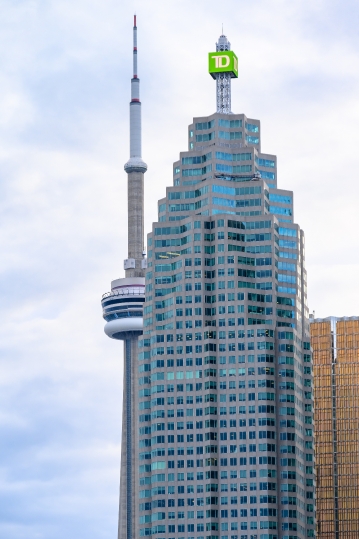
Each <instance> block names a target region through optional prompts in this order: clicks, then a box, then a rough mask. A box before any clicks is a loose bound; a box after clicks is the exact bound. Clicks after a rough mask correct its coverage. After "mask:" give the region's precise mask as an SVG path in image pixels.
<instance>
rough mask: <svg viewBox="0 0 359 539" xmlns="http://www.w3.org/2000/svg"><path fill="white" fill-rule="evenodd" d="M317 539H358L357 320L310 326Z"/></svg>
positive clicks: (316, 321)
mask: <svg viewBox="0 0 359 539" xmlns="http://www.w3.org/2000/svg"><path fill="white" fill-rule="evenodd" d="M310 329H311V343H312V347H313V370H314V380H315V384H314V403H315V413H314V416H315V446H316V470H317V525H318V539H357V537H359V388H358V384H359V318H358V317H351V318H346V317H345V318H335V317H328V318H324V319H312V320H311V326H310Z"/></svg>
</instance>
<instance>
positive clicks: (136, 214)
mask: <svg viewBox="0 0 359 539" xmlns="http://www.w3.org/2000/svg"><path fill="white" fill-rule="evenodd" d="M141 139H142V128H141V101H140V79H139V78H138V64H137V16H136V15H134V17H133V76H132V79H131V102H130V159H129V160H128V161H127V163H126V164H125V171H126V172H127V174H128V258H127V259H126V260H125V270H126V277H143V276H144V269H145V265H144V260H143V253H144V229H143V220H144V200H143V199H144V193H143V182H144V173H145V172H146V170H147V165H146V163H145V162H144V161H143V160H142V140H141Z"/></svg>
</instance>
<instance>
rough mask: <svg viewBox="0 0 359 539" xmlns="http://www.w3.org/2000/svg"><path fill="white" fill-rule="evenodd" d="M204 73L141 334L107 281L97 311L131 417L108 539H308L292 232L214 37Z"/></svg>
mask: <svg viewBox="0 0 359 539" xmlns="http://www.w3.org/2000/svg"><path fill="white" fill-rule="evenodd" d="M209 71H210V74H211V75H212V77H213V78H214V79H215V80H216V107H217V111H216V112H215V113H214V114H211V115H210V116H206V117H199V118H194V119H193V122H192V123H191V125H190V126H189V128H188V149H187V150H186V151H183V152H181V153H180V157H179V160H177V161H176V162H175V163H174V165H173V182H172V186H171V187H167V189H166V196H165V197H164V198H163V199H161V200H160V201H159V203H158V222H157V223H154V224H153V226H152V231H151V232H150V233H149V234H148V236H147V253H148V259H147V260H148V262H147V265H148V267H147V269H146V280H145V284H146V289H145V292H146V302H145V305H144V309H143V334H142V335H141V336H139V335H140V331H141V330H140V325H141V324H140V316H141V314H142V313H141V308H142V305H141V307H138V300H139V299H141V300H143V295H140V294H139V293H138V292H137V291H135V293H134V304H135V305H136V307H132V306H133V303H129V299H127V296H126V299H125V298H124V294H123V292H121V294H118V291H119V290H120V289H119V286H124V285H122V284H120V282H122V281H114V282H113V283H112V291H111V293H110V295H108V296H106V297H105V299H104V300H103V307H104V316H105V318H106V320H108V323H107V325H106V328H105V330H106V332H107V334H108V335H110V336H112V337H115V338H120V339H124V340H125V395H124V397H125V399H127V400H126V403H131V410H130V413H129V412H128V404H126V406H125V407H124V419H125V423H124V434H123V448H122V465H121V466H122V468H121V502H120V528H119V529H120V538H121V539H123V538H125V537H126V539H130V537H131V534H132V537H136V538H137V537H144V536H152V537H158V538H165V539H194V538H196V539H204V538H206V539H304V538H305V537H314V536H315V532H314V529H315V522H314V474H313V466H314V462H313V432H312V428H313V427H312V418H313V410H312V389H311V388H312V372H311V357H310V340H309V323H308V309H307V306H306V271H305V260H304V233H303V231H302V230H301V229H300V227H299V225H297V224H295V223H294V210H293V193H292V192H291V191H288V190H283V189H278V188H277V160H276V157H275V156H274V155H271V154H268V153H264V152H262V150H261V129H260V122H259V121H258V120H254V119H249V118H247V117H246V116H245V115H244V114H233V113H232V112H231V79H232V78H236V77H237V76H238V61H237V57H236V55H235V54H234V53H233V52H232V51H231V50H230V43H229V42H228V40H227V38H226V37H225V36H224V35H222V36H220V38H219V40H218V43H217V47H216V52H215V53H210V54H209ZM139 155H140V153H139V154H137V156H135V157H138V156H139ZM140 173H141V172H137V170H136V174H140ZM130 180H131V174H129V183H130ZM130 230H131V229H130ZM129 258H130V255H129ZM139 262H140V260H139ZM127 263H129V262H127ZM144 265H145V264H144ZM135 267H137V266H136V264H135ZM141 269H142V267H141V266H139V271H141ZM126 277H127V275H126ZM134 278H137V279H139V280H141V278H142V277H141V275H140V276H137V277H132V275H131V279H134ZM125 281H127V279H125ZM118 283H119V284H118ZM142 283H143V281H142V280H141V283H140V282H138V283H137V282H136V283H134V284H132V280H131V281H128V283H127V282H126V283H125V285H126V286H127V288H129V289H132V290H137V289H136V288H135V286H134V285H135V284H136V286H138V287H139V286H142ZM130 284H131V286H132V288H131V287H130ZM121 290H122V289H121ZM111 302H113V303H111ZM136 302H137V304H136ZM123 307H124V308H123ZM112 309H113V310H112ZM131 309H133V311H134V312H135V313H136V312H137V313H139V314H136V315H135V316H132V317H131V316H130V315H131ZM128 315H129V316H128ZM123 316H126V318H125V319H124V318H123ZM136 317H137V318H136ZM134 319H136V320H138V321H139V322H138V325H137V326H136V328H135V329H133V328H132V325H133V320H134ZM127 324H129V326H131V329H129V326H127ZM137 339H138V340H137ZM128 343H129V344H128ZM137 343H138V355H136V346H137ZM128 373H130V377H131V379H130V382H128V380H127V376H128ZM131 392H132V393H131ZM129 433H131V440H130V442H129ZM130 451H132V454H130ZM129 470H131V471H130V472H129ZM123 499H125V500H126V501H125V502H124V501H123ZM129 522H130V529H129Z"/></svg>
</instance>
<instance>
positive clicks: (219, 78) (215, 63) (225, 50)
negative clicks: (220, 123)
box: [208, 35, 238, 114]
mask: <svg viewBox="0 0 359 539" xmlns="http://www.w3.org/2000/svg"><path fill="white" fill-rule="evenodd" d="M208 71H209V73H210V75H211V76H212V77H213V78H214V79H216V86H217V88H216V90H217V92H216V94H217V95H216V97H217V112H220V113H222V114H231V112H232V111H231V79H232V78H237V77H238V58H237V56H236V55H235V54H234V52H233V51H231V44H230V42H229V41H228V39H227V38H226V36H224V35H221V36H220V38H219V40H218V43H216V52H210V53H209V54H208Z"/></svg>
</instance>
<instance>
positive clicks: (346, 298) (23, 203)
mask: <svg viewBox="0 0 359 539" xmlns="http://www.w3.org/2000/svg"><path fill="white" fill-rule="evenodd" d="M135 7H136V11H137V14H138V24H139V69H140V77H141V92H142V102H143V157H144V159H145V161H146V162H147V163H148V165H149V169H148V172H147V173H146V179H145V181H146V187H145V189H146V229H147V231H148V230H149V229H150V226H151V223H152V221H155V220H156V219H157V201H158V199H160V198H162V197H163V196H164V195H165V188H166V186H168V185H171V183H172V163H173V162H174V161H175V160H177V158H178V155H179V152H180V151H184V150H186V148H187V125H188V124H190V123H191V122H192V118H193V116H201V115H207V114H211V113H212V112H213V111H214V106H215V85H214V82H213V80H212V79H211V78H210V77H209V75H208V73H207V65H206V58H207V53H208V51H210V50H213V48H214V46H215V42H216V40H217V39H218V36H219V34H220V32H221V23H222V22H223V24H224V30H225V33H226V34H227V35H228V37H229V39H230V41H231V43H232V48H233V49H234V50H235V51H236V52H237V54H238V57H239V67H240V70H239V71H240V73H239V79H238V80H237V81H233V85H232V108H233V110H234V111H235V112H244V113H246V114H247V115H248V116H249V117H252V118H259V119H260V120H261V127H262V133H263V142H262V148H263V150H264V151H267V152H269V153H275V154H276V155H278V163H279V185H280V186H281V187H283V188H288V189H293V190H294V193H295V218H296V221H297V222H299V223H300V225H301V226H302V228H303V229H304V230H305V233H306V245H307V253H306V264H307V270H308V282H309V305H310V307H311V309H315V311H316V315H317V316H328V315H348V316H350V315H355V314H358V311H357V309H358V307H357V306H358V303H359V302H358V299H359V298H358V285H357V280H356V279H355V276H356V275H357V273H358V265H359V260H358V256H359V255H358V249H357V238H356V236H355V234H354V231H356V230H358V228H359V222H358V221H359V217H358V215H359V214H358V212H357V207H356V206H357V203H356V200H357V172H356V165H357V164H356V153H357V151H356V148H357V144H358V141H357V131H358V129H357V126H358V115H359V107H358V99H357V95H358V90H359V76H358V72H359V71H358V54H357V50H358V36H357V19H358V13H359V8H358V6H357V4H356V3H354V2H351V1H348V0H346V1H345V2H344V4H343V2H341V3H340V4H339V2H337V1H334V0H329V1H327V2H324V1H318V2H314V3H313V2H309V0H304V1H302V2H287V1H284V0H269V1H265V2H264V1H263V0H259V1H257V2H254V3H253V2H252V3H249V2H244V1H242V0H241V1H239V2H238V1H234V0H229V1H228V2H227V3H226V7H225V9H223V13H221V12H219V10H218V2H214V1H213V0H205V1H204V0H198V1H197V2H196V3H193V2H189V0H177V1H176V2H172V3H166V4H164V3H163V2H160V1H159V0H153V1H152V2H150V3H149V2H145V1H144V0H139V1H138V2H136V6H134V3H132V2H128V3H126V4H124V3H118V2H115V1H114V0H106V1H105V2H104V1H102V2H100V1H99V0H86V1H85V0H76V2H73V1H71V2H70V1H67V0H62V1H61V2H58V1H55V0H53V1H52V0H49V1H46V2H45V1H43V0H17V1H11V2H10V0H8V1H5V2H4V3H3V5H2V17H1V21H0V62H1V66H2V69H1V74H0V180H1V181H0V197H1V199H0V200H1V202H0V219H1V234H0V249H1V253H2V257H1V260H0V274H1V280H0V290H1V297H2V302H1V306H0V308H1V320H2V323H1V326H0V389H1V391H0V410H1V414H0V428H1V436H0V445H1V448H0V450H1V456H2V458H1V465H0V537H6V539H23V538H25V537H26V539H28V538H31V539H33V538H34V539H35V538H36V539H37V538H39V539H60V538H61V539H62V538H63V537H65V536H66V537H67V538H68V539H74V538H75V537H76V538H77V537H79V536H81V537H82V536H86V537H87V539H95V538H96V539H99V538H104V539H105V538H106V539H108V538H110V537H116V533H117V531H116V530H117V510H118V480H119V465H120V435H121V431H120V426H121V413H122V412H121V406H122V404H121V403H122V374H123V371H122V344H121V343H118V342H112V341H110V340H109V339H107V338H106V337H105V335H104V333H103V322H102V320H101V309H100V299H101V295H102V294H103V293H104V292H106V291H108V290H109V288H110V282H111V280H112V279H115V278H118V277H120V276H121V275H123V270H122V260H123V259H124V258H126V254H127V253H126V242H127V237H126V233H125V231H126V227H127V214H126V211H127V209H126V206H125V204H124V200H125V194H126V183H125V182H126V178H125V173H124V171H123V164H124V163H125V162H126V161H127V159H128V150H129V140H128V101H129V95H130V87H129V82H130V77H131V69H132V65H131V49H132V35H131V34H132V16H133V11H134V8H135Z"/></svg>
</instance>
